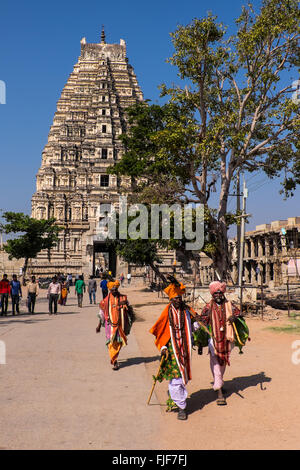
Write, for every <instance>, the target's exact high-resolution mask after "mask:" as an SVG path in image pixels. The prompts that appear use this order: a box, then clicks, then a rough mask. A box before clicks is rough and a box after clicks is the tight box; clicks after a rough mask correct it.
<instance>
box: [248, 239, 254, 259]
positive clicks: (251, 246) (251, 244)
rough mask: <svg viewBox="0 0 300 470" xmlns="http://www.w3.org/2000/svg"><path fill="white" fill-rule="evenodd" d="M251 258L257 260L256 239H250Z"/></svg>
mask: <svg viewBox="0 0 300 470" xmlns="http://www.w3.org/2000/svg"><path fill="white" fill-rule="evenodd" d="M249 258H252V259H253V258H255V243H254V238H250V255H249Z"/></svg>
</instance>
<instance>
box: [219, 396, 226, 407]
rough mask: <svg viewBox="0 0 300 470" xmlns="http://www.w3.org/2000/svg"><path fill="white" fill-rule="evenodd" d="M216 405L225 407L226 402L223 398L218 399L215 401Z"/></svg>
mask: <svg viewBox="0 0 300 470" xmlns="http://www.w3.org/2000/svg"><path fill="white" fill-rule="evenodd" d="M217 405H220V406H222V405H227V402H226V400H225V398H218V399H217Z"/></svg>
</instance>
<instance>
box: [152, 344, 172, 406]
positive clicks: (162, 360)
mask: <svg viewBox="0 0 300 470" xmlns="http://www.w3.org/2000/svg"><path fill="white" fill-rule="evenodd" d="M168 354H169V353H168V351H167V354H166V356H165V355H163V356H162V358H161V360H160V363H159V368H158V371H157V374H156V376H155V377H154V382H153V385H152V388H151V392H150V395H149V398H148V401H147V405H149V403H150V400H151V397H152V393H153V390H154V387H155V385H156V380H157V379H156V378H157V376H158V374H159V372H160V369H161V366H162V363H163V362H164V360H165V359H167V357H168Z"/></svg>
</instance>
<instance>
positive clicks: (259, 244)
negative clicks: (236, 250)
mask: <svg viewBox="0 0 300 470" xmlns="http://www.w3.org/2000/svg"><path fill="white" fill-rule="evenodd" d="M262 256H263V246H262V238H261V237H258V257H259V258H262Z"/></svg>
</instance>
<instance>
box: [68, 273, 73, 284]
mask: <svg viewBox="0 0 300 470" xmlns="http://www.w3.org/2000/svg"><path fill="white" fill-rule="evenodd" d="M67 282H68V286H69V287H70V286H72V285H73V278H72V274H68V276H67Z"/></svg>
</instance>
